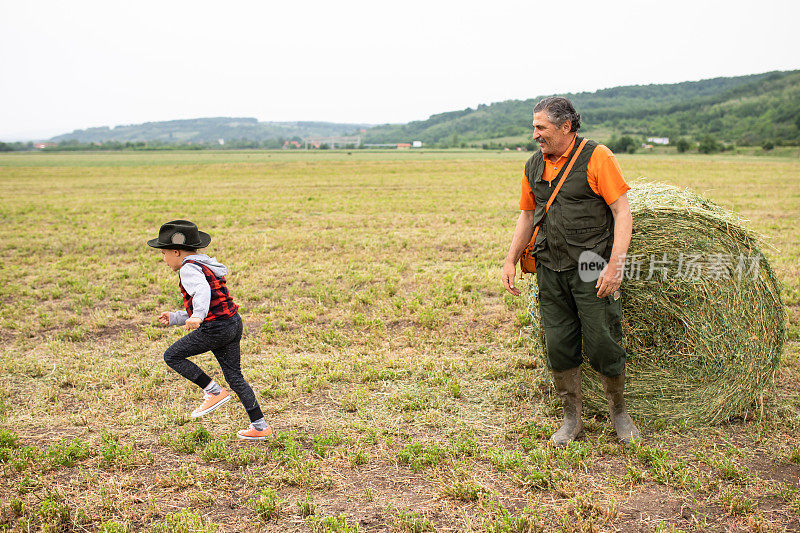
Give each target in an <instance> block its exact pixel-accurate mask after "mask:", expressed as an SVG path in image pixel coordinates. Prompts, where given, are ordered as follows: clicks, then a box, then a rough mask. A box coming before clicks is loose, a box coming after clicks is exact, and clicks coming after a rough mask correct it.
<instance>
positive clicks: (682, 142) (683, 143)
mask: <svg viewBox="0 0 800 533" xmlns="http://www.w3.org/2000/svg"><path fill="white" fill-rule="evenodd" d="M691 146H692V145H691V144H689V141H687V140H686V139H684V138H683V137H681V138H680V139H678V142H677V143H675V147H676V148H677V149H678V153H681V154H682V153H684V152H685V151H687V150H688V149H689V148H691Z"/></svg>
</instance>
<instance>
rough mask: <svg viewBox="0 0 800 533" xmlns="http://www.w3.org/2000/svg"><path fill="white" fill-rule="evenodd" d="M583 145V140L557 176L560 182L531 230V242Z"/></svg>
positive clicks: (584, 141)
mask: <svg viewBox="0 0 800 533" xmlns="http://www.w3.org/2000/svg"><path fill="white" fill-rule="evenodd" d="M576 140H577V137H576ZM584 145H586V139H585V138H584V139H582V140H581V143H580V144H579V145H578V146H576V147H575V149H574V150H573V151H572V157H571V158H570V160H569V163H568V164H567V166H565V167H564V168H562V169H561V172H560V173H559V176H561V180H560V181H559V182H558V185H556V190H554V191H553V194H551V195H550V200H548V201H547V205H545V207H544V215H542V218H541V219H540V220H539V223H538V224H536V227H535V228H534V230H533V238H532V239H531V240H532V241H535V240H536V235H537V234H538V233H539V226H541V224H542V220H544V217H546V216H547V211H548V210H549V209H550V206H551V205H553V200H555V199H556V195H557V194H558V191H560V190H561V186H562V185H564V182H565V181H566V180H567V176H569V173H570V171H571V170H572V166H573V165H574V164H575V161H576V160H577V159H578V155H580V153H581V150H583V147H584ZM557 178H558V176H556V177H555V178H553V179H557Z"/></svg>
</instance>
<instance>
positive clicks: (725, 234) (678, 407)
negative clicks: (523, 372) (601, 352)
mask: <svg viewBox="0 0 800 533" xmlns="http://www.w3.org/2000/svg"><path fill="white" fill-rule="evenodd" d="M628 198H629V200H630V204H631V211H632V213H633V236H632V240H631V246H630V250H629V257H630V258H631V261H633V260H637V259H642V271H643V273H642V275H641V276H640V277H639V278H638V279H636V277H635V276H634V275H633V274H635V270H636V269H635V267H629V268H628V272H627V274H628V276H629V277H626V279H625V280H624V282H623V285H622V310H623V321H622V328H623V332H624V340H623V343H624V346H625V350H626V353H627V354H628V361H627V368H626V373H627V376H628V380H629V381H628V384H627V386H626V398H627V399H628V405H629V408H630V411H631V412H632V415H633V416H634V417H635V418H636V420H637V421H639V422H640V423H642V424H645V425H653V424H656V425H658V424H661V423H678V422H681V421H684V422H686V423H690V424H705V423H709V424H710V423H716V422H721V421H725V420H729V419H731V418H733V417H736V416H740V415H743V414H745V413H746V412H747V410H748V409H749V408H751V407H752V406H753V405H754V402H759V401H760V400H761V399H762V398H763V392H764V391H765V389H767V388H768V387H770V386H771V385H772V384H773V380H774V378H775V375H776V373H777V371H778V367H779V365H780V360H781V353H782V351H783V344H784V341H785V335H786V310H785V308H784V306H783V302H782V300H781V291H780V284H779V282H778V280H777V279H776V277H775V274H774V272H773V271H772V268H771V267H770V265H769V263H768V262H767V259H766V257H764V255H763V254H762V252H761V247H760V239H759V237H758V236H757V235H756V234H755V233H753V232H752V231H750V230H749V229H747V228H746V227H745V225H744V223H743V220H742V219H741V218H739V217H738V216H737V215H735V214H733V213H731V212H729V211H727V210H725V209H722V208H721V207H719V206H717V205H714V204H713V203H712V202H710V201H708V200H706V199H704V198H702V197H700V196H698V195H696V194H694V193H692V192H689V191H686V190H681V189H678V188H675V187H671V186H668V185H662V184H655V183H636V184H633V187H632V189H631V190H630V191H629V193H628ZM695 254H700V258H699V260H698V261H696V263H695V264H699V265H700V266H699V268H700V271H699V273H700V276H699V277H697V279H692V277H691V276H689V275H684V276H682V277H678V265H679V262H680V260H681V258H683V265H684V266H686V265H687V264H688V262H687V260H688V259H698V258H696V257H693V256H694V255H695ZM651 257H655V258H656V259H657V260H659V261H664V259H665V258H666V264H667V265H668V267H667V275H668V277H667V279H662V276H663V270H662V271H658V270H656V275H654V276H652V277H651V279H647V277H648V275H649V274H650V266H651ZM742 258H746V259H749V258H756V259H755V260H753V261H748V260H744V261H743V260H742ZM669 265H671V266H669ZM656 266H657V265H656ZM697 268H698V267H696V268H695V270H694V273H698V271H697ZM530 287H532V288H533V289H532V291H531V292H535V287H536V284H535V282H534V281H533V280H531V283H530ZM533 296H534V297H533V298H532V299H531V305H530V306H529V310H530V312H531V315H532V317H533V323H534V333H535V334H534V338H535V344H537V345H538V346H539V349H540V351H541V353H542V356H543V357H544V350H543V349H542V347H543V331H542V329H541V325H540V321H539V309H538V305H537V304H536V303H535V302H536V299H535V294H534V295H533ZM583 366H584V372H583V376H584V377H583V386H584V395H585V405H586V408H587V412H588V413H590V414H591V413H592V412H599V413H606V412H607V403H606V400H605V398H604V396H603V394H602V388H601V386H600V381H599V377H598V375H597V373H596V372H595V371H594V370H592V369H591V367H589V365H588V364H587V363H584V365H583Z"/></svg>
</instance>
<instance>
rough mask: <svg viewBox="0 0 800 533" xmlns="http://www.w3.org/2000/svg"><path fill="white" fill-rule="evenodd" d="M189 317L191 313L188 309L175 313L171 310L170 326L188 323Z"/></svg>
mask: <svg viewBox="0 0 800 533" xmlns="http://www.w3.org/2000/svg"><path fill="white" fill-rule="evenodd" d="M188 318H189V313H187V312H186V311H175V312H174V313H173V312H171V311H170V313H169V325H170V326H182V325H184V324H186V320H187V319H188Z"/></svg>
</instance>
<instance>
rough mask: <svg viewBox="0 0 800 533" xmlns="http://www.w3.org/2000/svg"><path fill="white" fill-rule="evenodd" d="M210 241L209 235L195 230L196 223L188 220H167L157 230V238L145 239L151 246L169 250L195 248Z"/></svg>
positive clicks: (202, 246) (203, 245)
mask: <svg viewBox="0 0 800 533" xmlns="http://www.w3.org/2000/svg"><path fill="white" fill-rule="evenodd" d="M210 242H211V235H209V234H208V233H204V232H202V231H198V230H197V225H196V224H195V223H193V222H189V221H188V220H173V221H172V222H167V223H166V224H164V225H163V226H161V229H160V230H158V238H157V239H151V240H149V241H147V244H148V245H149V246H152V247H153V248H166V249H170V250H197V249H198V248H205V247H206V246H208V244H209V243H210Z"/></svg>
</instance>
